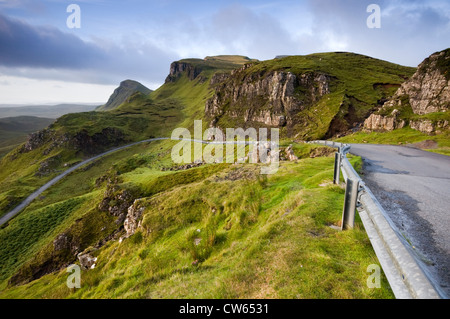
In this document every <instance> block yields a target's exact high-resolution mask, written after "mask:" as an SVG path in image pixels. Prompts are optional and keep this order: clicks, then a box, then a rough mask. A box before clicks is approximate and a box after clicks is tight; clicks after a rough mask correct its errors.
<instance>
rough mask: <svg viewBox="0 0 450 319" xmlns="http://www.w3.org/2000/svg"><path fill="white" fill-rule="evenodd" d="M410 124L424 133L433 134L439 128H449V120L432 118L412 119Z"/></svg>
mask: <svg viewBox="0 0 450 319" xmlns="http://www.w3.org/2000/svg"><path fill="white" fill-rule="evenodd" d="M409 126H410V127H411V128H412V129H415V130H418V131H420V132H422V133H426V134H432V133H435V132H436V130H437V129H447V128H448V121H437V122H433V121H431V120H411V121H410V122H409Z"/></svg>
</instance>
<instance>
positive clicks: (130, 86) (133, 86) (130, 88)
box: [97, 80, 152, 111]
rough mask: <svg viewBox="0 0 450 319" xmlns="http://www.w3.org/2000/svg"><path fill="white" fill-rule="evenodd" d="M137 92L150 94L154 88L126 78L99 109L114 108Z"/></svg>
mask: <svg viewBox="0 0 450 319" xmlns="http://www.w3.org/2000/svg"><path fill="white" fill-rule="evenodd" d="M136 92H139V93H142V94H143V95H148V94H150V92H152V90H150V89H149V88H147V87H145V86H144V85H142V84H141V83H139V82H137V81H133V80H125V81H122V82H120V85H119V86H118V87H117V88H116V89H115V90H114V92H113V93H112V94H111V96H110V97H109V99H108V102H106V104H105V105H102V106H100V107H99V108H98V109H97V111H108V110H113V109H115V108H116V107H118V106H119V105H120V104H122V103H124V102H126V101H127V100H128V99H129V98H130V97H131V96H132V95H133V94H135V93H136Z"/></svg>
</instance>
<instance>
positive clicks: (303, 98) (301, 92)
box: [205, 64, 331, 127]
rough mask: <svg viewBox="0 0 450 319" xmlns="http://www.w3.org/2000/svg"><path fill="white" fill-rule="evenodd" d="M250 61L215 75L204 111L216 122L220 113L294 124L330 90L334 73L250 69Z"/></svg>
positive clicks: (250, 120) (274, 123) (248, 120)
mask: <svg viewBox="0 0 450 319" xmlns="http://www.w3.org/2000/svg"><path fill="white" fill-rule="evenodd" d="M250 66H251V64H247V65H244V66H243V67H242V68H240V69H238V70H236V71H233V72H231V74H230V75H229V76H225V75H224V74H218V75H215V76H214V77H213V78H212V79H211V85H212V86H213V87H214V89H215V94H214V96H213V97H212V98H210V99H209V100H208V101H207V102H206V105H205V115H206V116H207V117H208V118H211V122H210V125H215V124H216V123H217V121H218V120H219V118H220V117H222V116H224V115H225V116H228V117H231V118H235V119H236V118H239V119H242V120H243V122H244V123H246V124H250V123H253V124H255V123H257V124H264V125H266V126H275V127H282V126H286V125H287V126H292V124H293V117H294V115H296V114H297V113H298V112H299V111H301V110H303V109H305V107H306V106H310V105H312V104H314V103H315V102H317V101H318V100H319V99H320V98H321V97H322V96H324V95H325V94H328V93H330V89H329V83H330V81H331V76H330V75H328V74H324V73H321V72H309V73H304V74H294V73H292V72H286V71H278V70H277V71H269V72H264V73H247V72H245V70H246V69H247V68H249V67H250Z"/></svg>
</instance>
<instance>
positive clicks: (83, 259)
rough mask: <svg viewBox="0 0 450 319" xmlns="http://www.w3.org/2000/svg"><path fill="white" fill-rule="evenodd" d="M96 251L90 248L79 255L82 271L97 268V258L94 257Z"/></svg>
mask: <svg viewBox="0 0 450 319" xmlns="http://www.w3.org/2000/svg"><path fill="white" fill-rule="evenodd" d="M95 251H96V249H95V248H91V247H89V248H87V249H86V250H84V251H83V252H81V253H79V254H78V255H77V258H78V261H79V262H80V265H81V268H82V269H84V270H87V269H94V268H95V263H96V262H97V257H95V256H93V253H94V252H95Z"/></svg>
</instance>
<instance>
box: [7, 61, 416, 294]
mask: <svg viewBox="0 0 450 319" xmlns="http://www.w3.org/2000/svg"><path fill="white" fill-rule="evenodd" d="M182 61H183V62H188V63H190V64H192V65H193V66H194V67H195V68H196V72H199V73H198V75H197V76H196V77H195V78H194V79H192V78H190V77H188V76H187V74H180V75H179V76H177V77H176V79H175V80H173V81H168V82H167V83H165V84H164V85H163V86H161V87H160V88H159V89H157V90H155V91H153V92H151V93H150V94H148V95H145V94H142V93H136V94H134V95H132V96H130V97H129V98H128V99H127V101H126V102H125V103H122V104H121V105H119V106H117V107H116V108H114V109H113V110H110V111H105V112H84V113H77V114H69V115H65V116H62V117H60V118H59V119H58V120H57V121H55V122H54V123H53V124H51V125H50V126H49V127H48V129H46V130H44V131H41V132H40V133H39V134H37V135H35V136H34V137H33V138H32V139H30V141H28V143H27V144H23V145H22V146H21V147H18V148H16V149H15V150H13V151H12V152H10V153H9V154H8V155H6V156H5V157H4V158H3V159H2V160H1V161H0V215H2V214H4V213H6V212H7V211H9V210H10V209H11V208H12V207H14V205H16V204H17V203H19V202H20V201H21V200H22V199H23V198H24V197H26V196H27V195H29V194H30V193H31V192H33V191H34V190H35V189H36V188H38V187H39V186H41V185H43V184H44V183H45V182H47V181H48V180H50V179H51V178H53V177H54V176H56V175H57V174H59V173H60V172H61V171H63V170H64V169H66V168H67V167H70V166H72V165H74V164H75V163H78V162H79V161H81V160H82V159H84V158H87V157H90V156H93V155H94V154H98V153H100V152H102V151H105V150H107V149H110V148H113V147H116V146H119V145H123V144H126V143H130V142H133V141H139V140H143V139H148V138H150V137H159V136H170V134H171V132H172V130H173V129H174V128H176V127H186V128H188V129H190V130H191V132H192V126H193V120H196V119H204V110H205V103H206V100H207V99H208V98H210V97H211V96H212V95H213V93H214V92H213V90H212V88H211V87H210V84H209V83H210V79H211V77H212V75H213V74H214V73H215V72H230V71H231V70H233V69H236V68H238V67H240V66H242V65H243V64H245V63H248V62H251V63H254V65H253V66H252V67H250V68H248V69H246V70H245V71H246V72H263V73H264V72H267V71H268V70H271V69H283V68H285V69H289V70H291V71H293V72H300V73H301V72H307V71H308V70H318V71H321V72H327V73H329V74H330V75H332V76H333V77H334V78H335V80H334V81H333V82H332V89H333V90H332V93H331V94H329V95H328V96H326V97H324V98H323V99H322V100H320V101H319V102H318V103H317V104H316V105H315V107H316V108H317V109H315V108H312V109H305V110H303V111H302V113H301V114H299V115H298V116H305V119H307V120H310V121H311V123H313V124H312V125H311V126H310V127H308V128H307V129H306V131H305V132H307V133H308V132H309V133H308V134H311V136H313V133H314V134H316V135H321V136H322V135H324V134H325V133H326V132H327V130H328V129H329V127H330V124H331V123H332V121H333V120H336V118H337V116H338V114H340V115H339V116H341V115H342V116H343V117H344V118H345V116H346V114H348V113H349V112H350V110H351V107H350V105H352V107H354V111H351V112H359V113H358V114H363V113H364V112H366V111H367V110H369V109H370V108H371V107H373V105H375V104H376V103H377V101H378V100H379V99H382V98H383V97H385V96H387V95H389V94H391V93H392V92H391V91H392V89H391V87H390V86H386V85H384V84H383V85H378V84H377V83H390V84H397V83H400V82H401V81H402V80H403V79H404V77H406V76H407V75H408V74H410V73H411V72H412V71H413V69H411V68H404V67H400V66H396V65H393V64H390V63H387V62H382V61H379V60H374V59H370V58H367V57H363V56H357V55H353V54H343V53H342V54H341V53H333V54H331V53H330V54H318V55H311V56H306V57H286V58H283V59H277V60H270V61H263V62H259V61H254V60H251V59H249V58H246V57H240V56H219V57H208V58H206V59H204V60H200V59H187V60H182ZM346 64H348V65H347V69H349V70H346ZM352 68H353V71H352ZM365 72H366V73H369V72H372V73H373V75H370V74H365ZM354 73H358V74H359V73H361V74H359V75H358V76H356V78H355V74H354ZM367 89H369V92H366V90H367ZM346 112H347V113H346ZM232 124H236V126H234V125H233V126H230V127H239V126H242V125H241V124H242V123H241V122H236V123H232ZM204 125H205V126H206V122H205V124H204ZM205 128H206V127H205ZM298 129H299V130H303V128H300V127H299V128H298ZM291 143H293V142H292V141H291V140H288V139H285V136H283V141H282V144H283V146H287V145H289V144H291ZM175 144H176V143H175V141H168V140H167V141H158V142H152V143H145V144H140V145H136V146H133V147H130V148H128V149H125V150H121V151H119V152H116V153H112V154H110V155H108V156H106V157H104V158H102V159H100V160H97V161H95V162H93V163H91V164H89V165H87V166H86V167H84V168H82V169H79V170H78V171H76V172H74V173H72V174H70V175H69V176H67V177H66V178H64V179H63V180H61V181H60V182H58V183H57V184H56V185H54V186H53V187H51V188H50V189H48V190H47V191H45V192H44V193H43V194H42V195H41V196H40V197H39V198H38V199H36V200H35V201H33V202H32V203H31V205H29V206H28V207H27V208H26V209H25V210H24V211H23V212H22V213H21V214H19V215H18V216H17V217H16V218H14V219H13V220H11V221H9V223H8V224H6V225H4V226H3V227H2V228H1V229H0V243H1V245H0V298H25V297H27V298H28V297H31V298H80V297H81V298H99V297H101V298H117V297H121V298H122V297H125V298H144V297H146V298H182V297H185V298H202V297H203V298H392V297H393V295H392V292H391V290H390V288H389V285H388V283H387V281H386V279H385V278H384V277H383V278H382V289H369V288H367V285H366V280H367V277H368V273H367V272H366V269H367V267H368V266H369V265H370V264H374V263H378V261H377V260H376V256H375V254H374V252H373V250H372V247H371V245H370V241H369V239H368V238H367V235H366V234H365V231H364V229H363V227H362V224H361V222H360V221H359V220H357V227H356V228H355V229H354V230H352V231H346V232H338V231H336V230H335V229H333V228H331V227H329V226H330V225H337V224H339V222H340V219H341V214H342V205H343V197H344V190H343V189H342V188H341V187H337V186H333V185H332V183H331V181H332V175H333V158H332V157H317V158H310V157H314V156H315V155H314V154H321V153H323V154H327V152H326V151H324V152H321V151H320V150H319V151H318V152H316V148H317V146H312V145H305V144H294V152H295V153H296V154H297V155H298V156H299V157H300V158H302V159H301V160H299V161H295V162H283V163H282V164H281V167H280V169H279V171H278V172H277V173H276V174H274V175H270V176H262V175H260V174H259V168H260V166H261V164H239V165H232V164H211V165H201V166H199V167H195V168H190V169H178V168H177V166H176V165H175V164H174V163H173V162H172V161H171V157H170V155H171V149H172V147H173V146H174V145H175ZM352 162H353V163H354V164H355V166H357V167H358V165H360V161H359V159H358V158H353V159H352ZM129 207H133V209H138V208H142V209H143V215H142V224H141V227H140V228H139V229H138V231H137V232H136V233H135V234H134V235H132V236H131V237H129V238H127V239H125V240H123V241H122V242H120V240H119V238H121V237H122V236H124V226H123V223H124V217H125V215H126V214H127V212H128V208H129ZM86 251H90V252H91V253H92V254H94V255H95V256H96V257H97V258H98V262H97V264H96V267H95V268H94V269H91V270H83V272H82V288H81V289H78V290H70V289H68V288H67V286H66V278H67V273H66V272H65V269H66V266H67V265H69V264H71V263H78V261H77V257H76V255H77V254H78V253H81V252H86Z"/></svg>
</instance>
